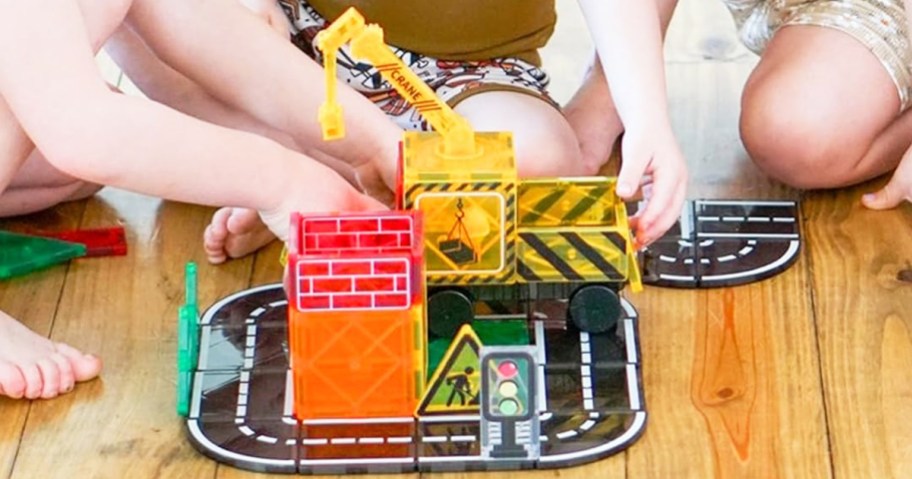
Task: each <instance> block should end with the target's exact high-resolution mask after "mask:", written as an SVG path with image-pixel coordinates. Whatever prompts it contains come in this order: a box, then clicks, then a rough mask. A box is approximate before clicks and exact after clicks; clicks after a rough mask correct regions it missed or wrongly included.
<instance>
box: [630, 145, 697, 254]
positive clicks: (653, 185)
mask: <svg viewBox="0 0 912 479" xmlns="http://www.w3.org/2000/svg"><path fill="white" fill-rule="evenodd" d="M647 184H648V186H649V188H648V189H647V190H651V193H647V194H646V195H645V196H651V197H649V198H646V208H645V209H644V210H643V211H641V212H638V213H637V214H636V216H635V217H634V218H631V226H633V227H634V228H635V230H636V241H637V243H638V244H639V245H640V246H646V245H648V244H649V243H651V242H653V241H655V240H656V239H658V238H659V237H661V236H662V235H663V234H665V232H666V231H668V229H669V228H670V227H671V226H672V225H673V224H674V223H675V221H676V220H677V219H678V217H679V216H680V214H681V205H682V204H683V203H684V197H685V194H686V190H687V165H686V163H685V161H684V155H683V154H682V153H681V149H680V148H679V147H678V142H677V140H675V137H674V134H673V133H672V132H671V128H670V127H666V128H658V129H647V130H643V129H628V130H627V132H626V133H625V134H624V137H623V139H622V142H621V171H620V173H619V174H618V184H617V194H618V196H620V197H621V198H622V199H630V198H632V197H633V195H634V194H635V193H636V192H637V190H638V189H639V188H640V186H646V185H647Z"/></svg>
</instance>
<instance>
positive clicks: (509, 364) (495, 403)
mask: <svg viewBox="0 0 912 479" xmlns="http://www.w3.org/2000/svg"><path fill="white" fill-rule="evenodd" d="M482 382H483V383H484V384H483V385H482V391H485V392H486V393H487V395H486V396H485V399H484V401H483V413H484V415H485V416H486V418H487V419H489V420H505V419H508V420H513V421H527V420H529V418H531V417H532V415H533V414H534V413H535V401H534V395H535V362H534V359H533V357H532V355H531V354H529V353H528V352H525V351H517V350H515V349H514V350H508V349H504V350H501V351H495V352H492V353H490V354H489V355H488V356H487V357H485V359H484V360H483V377H482Z"/></svg>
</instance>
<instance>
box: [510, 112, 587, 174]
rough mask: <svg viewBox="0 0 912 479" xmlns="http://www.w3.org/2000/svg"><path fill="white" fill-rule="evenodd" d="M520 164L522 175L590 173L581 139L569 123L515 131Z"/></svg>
mask: <svg viewBox="0 0 912 479" xmlns="http://www.w3.org/2000/svg"><path fill="white" fill-rule="evenodd" d="M514 148H515V152H516V167H517V171H518V174H519V176H520V177H522V178H539V177H552V176H587V175H594V174H596V173H597V171H586V169H585V165H584V164H583V161H582V154H581V153H580V147H579V141H578V140H577V139H576V135H575V134H574V133H573V130H572V129H571V128H570V126H569V125H566V124H564V125H552V127H551V128H548V129H546V130H542V131H536V132H525V131H517V132H515V133H514Z"/></svg>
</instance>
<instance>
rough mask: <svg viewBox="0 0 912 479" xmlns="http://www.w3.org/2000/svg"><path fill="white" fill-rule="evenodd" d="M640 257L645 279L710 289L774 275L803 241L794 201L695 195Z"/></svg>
mask: <svg viewBox="0 0 912 479" xmlns="http://www.w3.org/2000/svg"><path fill="white" fill-rule="evenodd" d="M687 208H688V207H685V214H684V215H682V217H681V219H680V220H679V222H678V223H677V224H676V226H675V227H674V228H672V229H671V230H669V232H668V233H667V234H666V235H665V236H663V237H662V238H660V239H659V240H658V241H656V242H655V243H653V244H652V245H650V246H649V247H648V248H647V249H646V250H645V251H644V252H643V254H642V256H641V265H642V269H643V282H644V283H646V284H651V285H656V286H670V287H680V288H709V287H718V286H734V285H739V284H745V283H751V282H754V281H759V280H762V279H766V278H768V277H770V276H774V275H776V274H778V273H780V272H782V271H784V270H785V269H787V268H788V267H789V266H790V265H791V264H792V263H793V262H794V260H795V258H796V257H797V253H798V247H799V246H800V235H799V227H798V212H799V209H798V205H797V203H796V202H794V201H762V200H757V201H748V200H696V201H694V202H692V204H691V205H690V208H692V214H690V215H688V214H687V213H686V211H687Z"/></svg>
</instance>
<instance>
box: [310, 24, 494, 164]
mask: <svg viewBox="0 0 912 479" xmlns="http://www.w3.org/2000/svg"><path fill="white" fill-rule="evenodd" d="M346 42H350V44H351V52H352V54H353V55H354V56H356V57H359V58H365V59H368V60H370V61H371V62H372V63H373V64H374V66H376V68H377V70H378V71H379V72H380V74H381V75H382V76H383V78H384V79H386V81H388V82H389V83H390V85H392V87H393V88H395V89H396V91H397V92H399V94H400V95H402V97H403V98H405V99H406V100H407V101H408V102H409V104H411V105H412V106H414V107H415V109H416V110H418V112H419V113H421V115H422V116H423V117H424V118H425V120H427V122H428V123H429V124H430V125H431V126H432V127H433V128H434V130H435V131H436V132H437V134H439V135H440V138H441V139H442V143H443V144H442V148H441V149H440V151H439V153H440V154H441V155H442V156H444V157H446V158H452V159H458V158H464V157H473V156H478V155H479V154H481V151H480V148H479V146H478V145H477V144H476V142H475V135H476V134H475V132H474V131H473V130H472V126H471V125H470V124H469V122H468V121H467V120H466V119H465V118H463V117H461V116H459V115H458V114H457V113H456V112H455V111H453V109H452V108H450V106H449V105H447V104H446V103H445V102H443V101H441V100H440V98H438V97H437V95H436V94H435V93H434V91H433V90H431V88H430V87H428V86H427V85H426V84H425V83H424V82H423V81H421V79H420V78H418V76H417V75H415V73H414V72H412V71H411V70H410V69H409V68H408V66H406V65H404V64H403V63H402V61H400V60H399V58H398V57H397V56H396V55H395V54H394V53H393V52H392V51H391V50H390V49H389V47H387V46H386V44H385V43H384V42H383V30H382V29H381V28H380V27H379V26H378V25H374V24H371V25H366V24H365V22H364V17H363V16H361V14H360V13H358V11H357V10H355V9H353V8H350V9H348V10H346V11H345V13H343V14H342V15H341V16H340V17H339V18H338V19H337V20H336V21H334V22H333V23H332V24H331V25H330V26H329V27H328V28H327V29H326V30H323V31H322V32H320V34H319V35H317V38H316V44H317V47H318V48H319V49H320V51H322V52H323V67H324V70H325V72H326V102H325V103H324V104H323V105H322V106H321V108H320V123H321V124H322V125H323V138H324V139H326V140H334V139H338V138H342V137H344V136H345V124H344V122H343V120H342V107H341V106H340V105H339V103H338V102H337V101H336V54H337V52H338V51H339V49H340V48H341V47H342V45H344V44H345V43H346Z"/></svg>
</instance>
